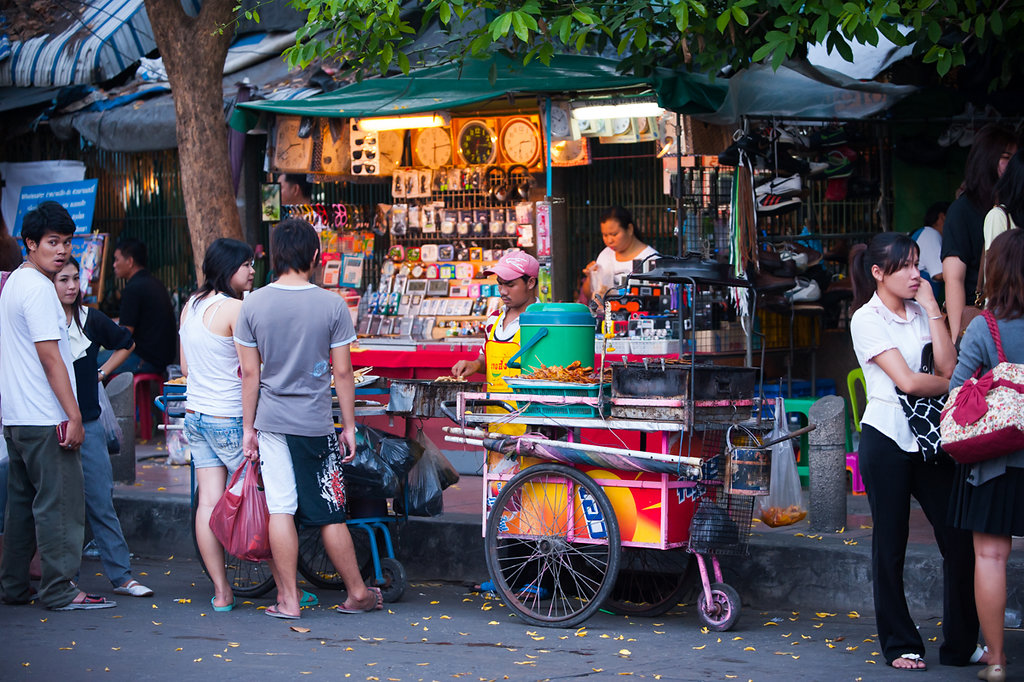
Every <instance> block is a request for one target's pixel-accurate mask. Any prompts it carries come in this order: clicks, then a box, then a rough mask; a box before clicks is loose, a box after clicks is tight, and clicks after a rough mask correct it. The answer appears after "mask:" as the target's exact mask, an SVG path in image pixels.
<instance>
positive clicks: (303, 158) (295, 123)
mask: <svg viewBox="0 0 1024 682" xmlns="http://www.w3.org/2000/svg"><path fill="white" fill-rule="evenodd" d="M301 125H302V119H301V117H299V116H278V117H277V124H276V126H275V130H274V167H275V168H277V170H280V171H284V172H286V173H308V172H309V171H310V163H311V162H312V160H313V138H312V137H305V138H302V137H299V128H300V127H301Z"/></svg>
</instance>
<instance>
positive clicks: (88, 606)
mask: <svg viewBox="0 0 1024 682" xmlns="http://www.w3.org/2000/svg"><path fill="white" fill-rule="evenodd" d="M115 606H117V602H116V601H113V600H110V599H107V598H106V597H100V596H98V595H95V594H87V595H85V596H84V597H83V598H82V601H72V602H69V603H67V604H65V605H64V606H57V607H53V608H51V609H50V610H51V611H92V610H93V609H112V608H114V607H115Z"/></svg>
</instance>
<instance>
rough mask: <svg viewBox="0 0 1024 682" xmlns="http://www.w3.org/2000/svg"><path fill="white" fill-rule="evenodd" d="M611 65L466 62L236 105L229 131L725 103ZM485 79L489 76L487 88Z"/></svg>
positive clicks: (698, 79) (562, 59)
mask: <svg viewBox="0 0 1024 682" xmlns="http://www.w3.org/2000/svg"><path fill="white" fill-rule="evenodd" d="M617 66H618V62H616V61H615V60H611V59H603V58H601V57H588V56H583V55H556V56H554V57H552V59H551V64H550V66H545V65H544V64H542V63H541V62H540V61H538V60H533V61H532V62H530V63H529V64H526V65H524V64H523V63H522V61H521V60H518V59H513V58H509V57H507V56H504V55H494V56H492V57H490V58H488V59H466V60H465V61H464V62H463V63H461V64H445V65H441V66H433V67H428V68H425V69H418V70H416V71H412V72H410V73H409V75H408V76H404V75H403V76H390V77H386V78H369V79H367V80H364V81H362V82H359V83H353V84H351V85H348V86H346V87H344V88H341V89H339V90H335V91H334V92H329V93H325V94H323V95H317V96H315V97H310V98H308V99H304V100H288V101H254V102H246V103H244V104H239V105H238V108H237V109H236V110H235V112H234V114H233V115H232V117H231V122H230V123H231V127H232V128H234V129H235V130H240V131H243V132H244V131H248V130H249V129H251V128H253V127H255V125H256V123H257V120H258V114H259V113H261V112H266V113H272V114H291V115H297V116H314V117H327V118H368V117H373V116H388V115H397V114H415V113H420V112H425V111H439V110H453V109H459V108H465V107H471V106H473V105H478V104H481V103H483V102H488V101H491V100H497V99H500V98H504V97H507V96H509V95H513V96H515V95H543V94H558V95H568V96H573V95H578V94H584V93H592V94H597V93H609V94H612V93H621V92H629V91H633V92H642V91H651V92H654V93H656V94H657V97H658V102H659V104H660V105H661V106H663V107H665V108H666V109H669V110H671V111H677V112H679V113H683V114H697V113H710V112H713V111H716V110H717V109H718V107H719V106H721V104H722V101H723V100H724V99H725V94H726V91H727V88H726V86H725V83H724V82H720V83H711V82H710V81H709V80H708V78H707V77H705V76H703V75H697V74H691V73H685V72H674V71H669V70H667V69H659V70H658V71H657V72H656V73H655V74H654V75H653V76H652V77H648V78H638V77H636V76H631V75H624V74H620V73H618V72H617V71H616V67H617ZM492 75H493V76H494V79H493V82H492Z"/></svg>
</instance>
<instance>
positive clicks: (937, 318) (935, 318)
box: [928, 315, 942, 320]
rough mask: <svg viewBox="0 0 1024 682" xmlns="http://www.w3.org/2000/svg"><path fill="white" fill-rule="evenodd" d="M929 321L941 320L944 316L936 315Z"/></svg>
mask: <svg viewBox="0 0 1024 682" xmlns="http://www.w3.org/2000/svg"><path fill="white" fill-rule="evenodd" d="M928 319H929V320H941V319H942V315H936V316H935V317H929V318H928Z"/></svg>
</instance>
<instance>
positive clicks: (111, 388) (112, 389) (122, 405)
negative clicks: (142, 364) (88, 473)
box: [106, 372, 135, 483]
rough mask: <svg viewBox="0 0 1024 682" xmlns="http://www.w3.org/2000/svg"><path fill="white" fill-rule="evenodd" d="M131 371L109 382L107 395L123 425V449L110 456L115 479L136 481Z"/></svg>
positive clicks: (133, 401)
mask: <svg viewBox="0 0 1024 682" xmlns="http://www.w3.org/2000/svg"><path fill="white" fill-rule="evenodd" d="M132 379H133V376H132V374H131V373H128V372H126V373H124V374H118V375H117V376H116V377H114V378H113V379H111V380H110V383H109V384H107V387H106V391H107V397H108V398H110V406H111V407H113V408H114V416H116V417H117V424H118V426H120V427H121V432H122V433H123V434H124V437H123V438H122V439H121V451H120V452H119V453H117V454H116V455H111V456H110V466H111V468H112V469H113V471H114V480H115V481H117V482H118V483H135V390H134V383H133V381H132Z"/></svg>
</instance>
